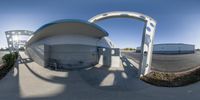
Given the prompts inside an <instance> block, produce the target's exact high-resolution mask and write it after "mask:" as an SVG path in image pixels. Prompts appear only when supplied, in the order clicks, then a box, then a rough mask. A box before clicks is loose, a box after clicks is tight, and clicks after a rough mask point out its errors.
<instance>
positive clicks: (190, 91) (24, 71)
mask: <svg viewBox="0 0 200 100" xmlns="http://www.w3.org/2000/svg"><path fill="white" fill-rule="evenodd" d="M21 55H22V58H23V59H24V61H25V62H24V63H21V64H19V67H15V68H14V69H13V71H11V72H10V73H9V74H8V75H7V76H6V77H5V78H4V79H2V80H0V100H21V99H22V100H199V98H200V95H199V93H200V83H196V84H192V85H189V86H185V87H178V88H164V87H156V86H151V85H149V84H146V83H144V82H142V81H140V80H138V79H137V78H136V77H135V76H136V72H137V68H134V66H133V65H132V64H130V63H129V60H127V59H125V58H123V59H122V61H123V64H122V65H123V67H118V68H117V67H115V68H106V67H101V66H99V65H97V66H95V67H92V68H87V69H81V70H76V71H62V72H61V71H51V70H48V69H45V68H43V67H41V66H39V65H38V64H36V63H35V62H32V61H31V60H28V59H27V57H26V56H25V55H24V54H23V53H21Z"/></svg>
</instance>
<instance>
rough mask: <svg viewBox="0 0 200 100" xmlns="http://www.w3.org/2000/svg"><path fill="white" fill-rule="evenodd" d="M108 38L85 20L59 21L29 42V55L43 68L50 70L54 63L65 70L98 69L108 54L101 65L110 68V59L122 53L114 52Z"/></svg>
mask: <svg viewBox="0 0 200 100" xmlns="http://www.w3.org/2000/svg"><path fill="white" fill-rule="evenodd" d="M107 36H108V33H107V32H106V31H104V30H103V29H102V28H100V27H98V26H97V25H95V24H92V23H88V22H86V21H82V20H60V21H56V22H52V23H49V24H46V25H44V26H42V27H41V28H39V29H38V30H37V31H36V32H35V33H34V35H33V36H32V37H31V38H30V39H29V40H28V42H27V44H26V53H27V54H28V55H29V56H30V57H31V58H32V59H33V60H34V61H35V62H37V63H38V64H40V65H42V66H46V67H48V66H49V65H50V64H51V63H52V62H55V63H56V64H57V65H56V66H59V67H62V68H82V67H88V66H91V65H95V64H98V63H100V60H101V59H100V58H101V55H104V54H105V56H106V58H104V59H103V58H102V60H101V63H104V64H105V65H108V66H109V65H110V63H105V62H108V60H109V56H111V55H118V56H119V55H120V52H119V49H116V48H115V49H114V47H115V46H114V44H113V42H112V41H111V40H110V39H109V38H108V37H107ZM112 48H113V50H112ZM104 49H105V50H104ZM111 50H112V52H113V51H114V54H113V53H111ZM99 51H102V52H99ZM109 51H110V52H109ZM115 51H116V52H115ZM106 60H107V61H106Z"/></svg>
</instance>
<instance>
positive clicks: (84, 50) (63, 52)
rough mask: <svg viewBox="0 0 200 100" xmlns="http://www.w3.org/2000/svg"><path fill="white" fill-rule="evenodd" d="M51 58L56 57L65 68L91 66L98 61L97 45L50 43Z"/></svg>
mask: <svg viewBox="0 0 200 100" xmlns="http://www.w3.org/2000/svg"><path fill="white" fill-rule="evenodd" d="M49 50H50V52H49V55H50V57H49V58H50V59H56V60H57V61H58V63H59V65H60V67H63V68H82V67H89V66H91V65H95V64H97V63H98V61H97V60H98V58H97V55H98V53H97V47H95V46H88V45H73V44H65V45H50V49H49Z"/></svg>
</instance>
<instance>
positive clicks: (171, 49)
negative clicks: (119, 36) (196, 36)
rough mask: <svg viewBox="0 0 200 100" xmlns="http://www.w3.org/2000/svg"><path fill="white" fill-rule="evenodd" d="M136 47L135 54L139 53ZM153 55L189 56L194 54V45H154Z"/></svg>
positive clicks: (138, 48)
mask: <svg viewBox="0 0 200 100" xmlns="http://www.w3.org/2000/svg"><path fill="white" fill-rule="evenodd" d="M140 51H141V50H140V47H137V49H136V52H138V53H139V52H140ZM153 53H154V54H189V53H195V45H192V44H183V43H168V44H155V45H154V46H153Z"/></svg>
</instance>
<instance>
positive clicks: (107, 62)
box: [98, 48, 121, 67]
mask: <svg viewBox="0 0 200 100" xmlns="http://www.w3.org/2000/svg"><path fill="white" fill-rule="evenodd" d="M98 52H99V60H98V61H99V62H98V63H99V64H101V65H104V66H107V67H119V66H120V62H121V60H120V57H121V52H120V49H119V48H99V49H98Z"/></svg>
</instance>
